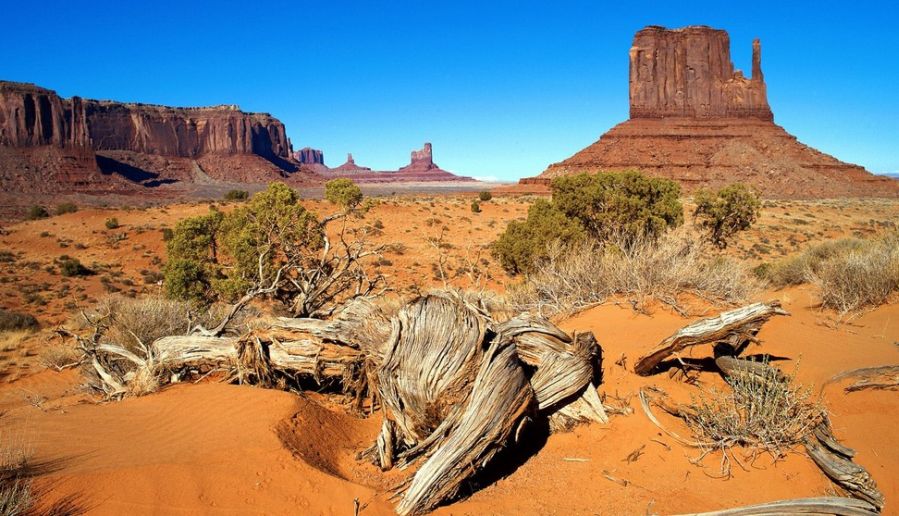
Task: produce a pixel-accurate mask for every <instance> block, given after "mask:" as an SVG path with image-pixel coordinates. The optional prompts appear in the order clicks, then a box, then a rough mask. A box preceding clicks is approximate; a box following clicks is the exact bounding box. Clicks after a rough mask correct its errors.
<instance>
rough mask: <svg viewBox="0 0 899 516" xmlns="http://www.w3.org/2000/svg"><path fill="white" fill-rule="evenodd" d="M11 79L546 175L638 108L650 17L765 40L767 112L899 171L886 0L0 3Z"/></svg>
mask: <svg viewBox="0 0 899 516" xmlns="http://www.w3.org/2000/svg"><path fill="white" fill-rule="evenodd" d="M0 2H2V5H0V12H2V19H3V24H2V25H3V40H4V41H5V42H6V45H5V47H4V50H3V57H2V59H0V78H2V79H8V80H16V81H25V82H34V83H37V84H39V85H41V86H45V87H48V88H51V89H55V90H57V91H58V92H59V93H60V94H61V95H63V96H66V97H68V96H71V95H80V96H82V97H88V98H107V99H115V100H123V101H140V102H148V103H157V104H168V105H181V106H196V105H209V104H223V103H227V104H239V105H240V106H241V107H242V108H243V109H244V110H247V111H266V112H270V113H272V114H274V115H275V116H277V117H278V118H280V119H281V120H282V121H283V122H284V123H285V124H286V125H287V130H288V135H289V136H290V138H291V139H292V140H293V143H294V147H295V148H300V147H304V146H311V147H315V148H319V149H322V150H324V152H325V160H326V163H328V164H329V165H332V166H335V165H338V164H340V163H342V162H343V160H344V158H345V155H346V153H347V152H352V153H353V155H354V157H355V158H356V162H357V163H359V164H363V165H367V166H370V167H373V168H375V169H394V168H397V167H399V166H401V165H403V164H405V163H406V162H407V161H408V159H409V151H410V150H412V149H413V148H418V147H420V146H421V144H422V143H423V142H424V141H431V142H433V144H434V156H435V161H436V162H437V163H438V164H439V165H441V166H442V167H443V168H445V169H448V170H452V171H455V172H458V173H463V174H467V175H474V176H481V177H486V176H493V177H498V178H502V179H507V180H513V179H517V178H518V177H522V176H530V175H535V174H537V173H539V172H541V171H542V170H543V169H544V168H545V167H546V165H547V164H549V163H551V162H554V161H559V160H561V159H564V158H566V157H568V156H569V155H571V154H573V153H574V152H576V151H577V150H579V149H581V148H583V147H585V146H586V145H588V144H590V143H592V142H593V141H595V140H596V139H597V138H598V137H599V135H600V134H602V133H603V132H605V131H606V130H607V129H609V128H610V127H611V126H613V125H614V124H616V123H618V122H620V121H623V120H625V119H626V118H627V114H628V98H627V78H628V54H627V52H628V48H629V47H630V44H631V39H632V37H633V34H634V32H635V31H637V30H639V29H640V28H642V27H643V26H645V25H665V26H668V27H680V26H684V25H690V24H705V25H711V26H713V27H718V28H723V29H726V30H728V31H729V32H730V37H731V46H732V49H731V51H732V56H733V60H734V64H735V66H736V67H737V68H740V69H742V70H744V72H746V73H747V74H748V73H749V69H750V66H749V64H750V58H751V41H752V38H754V37H759V38H761V40H762V47H763V52H762V55H763V62H762V64H763V69H764V72H765V79H766V81H767V82H768V94H769V101H770V103H771V106H772V108H773V110H774V115H775V119H776V121H777V122H778V123H779V124H780V125H782V126H784V127H785V128H786V129H787V130H788V131H790V132H792V133H793V134H795V135H796V136H798V137H799V139H800V140H801V141H803V142H805V143H808V144H810V145H812V146H814V147H816V148H818V149H820V150H823V151H825V152H827V153H830V154H833V155H835V156H837V157H838V158H840V159H843V160H846V161H850V162H855V163H859V164H862V165H864V166H866V167H867V168H868V169H870V170H872V171H877V172H895V171H899V28H897V22H899V7H895V6H893V5H891V4H890V3H888V2H882V3H869V2H864V1H854V2H839V3H830V2H826V1H816V2H785V1H783V0H780V1H777V2H763V1H754V2H753V1H743V2H721V1H714V2H687V1H668V2H659V3H654V2H622V1H618V2H599V1H584V2H564V1H553V2H549V1H543V2H530V1H520V0H519V1H510V2H486V1H485V2H467V1H452V2H450V1H447V2H424V1H408V2H406V1H383V2H344V1H324V0H323V1H320V2H296V3H293V2H278V1H266V2H246V3H237V2H229V1H214V2H213V1H210V2H192V1H186V0H180V1H177V2H170V1H158V2H138V1H130V0H128V1H123V0H119V1H115V2H107V1H97V2H77V1H70V2H55V1H44V2H39V3H38V4H33V3H31V2H23V1H21V0H16V1H13V0H0Z"/></svg>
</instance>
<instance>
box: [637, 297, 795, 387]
mask: <svg viewBox="0 0 899 516" xmlns="http://www.w3.org/2000/svg"><path fill="white" fill-rule="evenodd" d="M775 315H789V314H788V313H787V312H786V311H784V310H783V309H782V308H781V307H780V302H778V301H771V302H769V303H753V304H751V305H747V306H744V307H742V308H737V309H735V310H730V311H727V312H723V313H721V314H719V315H717V316H715V317H708V318H705V319H700V320H698V321H696V322H694V323H691V324H689V325H688V326H685V327H683V328H681V329H680V330H678V331H677V332H676V333H675V334H673V335H671V336H670V337H668V338H666V339H665V340H663V341H662V342H661V343H659V345H658V346H656V347H655V348H653V349H652V350H651V351H650V352H649V353H647V354H646V355H644V356H643V357H641V358H640V359H638V360H637V363H636V364H635V365H634V372H635V373H637V374H639V375H642V376H646V375H649V374H652V373H653V372H654V371H655V369H656V367H657V366H658V365H659V364H660V363H661V362H662V361H663V360H665V359H666V358H668V357H670V356H671V355H672V354H674V353H677V352H680V351H682V350H684V349H686V348H688V347H690V346H696V345H699V344H713V343H717V342H727V343H728V344H730V345H731V346H732V347H733V348H734V349H737V350H738V349H739V348H740V347H742V345H743V344H745V343H746V342H748V341H750V340H753V339H754V338H755V335H756V333H758V331H759V329H761V327H762V325H763V324H764V323H765V322H767V321H768V319H770V318H771V317H773V316H775Z"/></svg>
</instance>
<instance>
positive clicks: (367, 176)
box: [318, 143, 474, 183]
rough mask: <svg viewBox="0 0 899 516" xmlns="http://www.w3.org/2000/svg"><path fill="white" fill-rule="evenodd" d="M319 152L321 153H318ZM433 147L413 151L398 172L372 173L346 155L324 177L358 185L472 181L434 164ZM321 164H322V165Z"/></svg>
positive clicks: (425, 146)
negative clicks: (342, 162) (339, 178)
mask: <svg viewBox="0 0 899 516" xmlns="http://www.w3.org/2000/svg"><path fill="white" fill-rule="evenodd" d="M318 152H321V151H318ZM433 152H434V151H433V146H432V145H431V144H430V143H425V144H424V147H422V149H421V150H413V151H412V153H411V156H410V159H409V164H408V165H406V166H405V167H400V169H399V170H382V171H374V170H372V169H371V168H369V167H363V166H360V165H357V164H356V161H355V160H354V159H353V155H352V154H347V160H346V162H345V163H344V164H342V165H340V166H338V167H335V168H331V169H327V167H326V171H325V172H324V175H325V176H326V177H348V178H350V179H352V180H353V181H356V182H360V183H394V182H403V183H414V182H426V181H474V179H472V178H470V177H467V176H457V175H455V174H453V173H452V172H447V171H446V170H443V169H442V168H440V167H439V166H437V164H436V163H434V154H433ZM322 164H323V163H322Z"/></svg>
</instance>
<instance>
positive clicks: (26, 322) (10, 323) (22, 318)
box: [0, 308, 38, 331]
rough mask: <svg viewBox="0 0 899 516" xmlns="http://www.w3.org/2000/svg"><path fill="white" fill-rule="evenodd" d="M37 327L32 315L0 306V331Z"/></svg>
mask: <svg viewBox="0 0 899 516" xmlns="http://www.w3.org/2000/svg"><path fill="white" fill-rule="evenodd" d="M37 327H38V322H37V319H35V318H34V316H33V315H30V314H23V313H19V312H13V311H11V310H4V309H2V308H0V331H16V330H31V329H34V328H37Z"/></svg>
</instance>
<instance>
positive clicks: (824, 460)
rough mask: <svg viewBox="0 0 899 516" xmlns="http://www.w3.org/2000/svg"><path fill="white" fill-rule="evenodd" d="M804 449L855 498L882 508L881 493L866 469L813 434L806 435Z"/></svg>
mask: <svg viewBox="0 0 899 516" xmlns="http://www.w3.org/2000/svg"><path fill="white" fill-rule="evenodd" d="M804 444H805V449H806V451H807V452H808V455H809V457H811V458H812V460H813V461H814V462H815V464H817V465H818V467H819V468H821V471H823V472H824V474H825V475H827V476H828V477H830V479H831V480H833V481H834V482H835V483H836V484H837V485H839V486H840V487H841V488H843V489H844V490H846V491H847V492H848V493H849V494H850V495H852V496H854V497H855V498H860V499H862V500H865V501H866V502H869V503H870V504H872V505H874V506H875V507H876V508H877V510H882V509H883V494H882V493H881V492H880V490H878V489H877V484H876V483H875V482H874V479H872V478H871V475H870V474H869V473H868V471H867V470H866V469H865V468H863V467H861V466H859V465H858V464H855V463H854V462H852V461H851V460H850V459H848V458H846V457H845V456H841V455H840V454H838V453H834V452H833V451H832V450H831V449H829V448H828V447H827V446H825V445H824V444H822V443H821V442H820V441H818V439H817V438H816V437H815V436H814V435H811V436H807V437H806V439H805V442H804Z"/></svg>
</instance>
